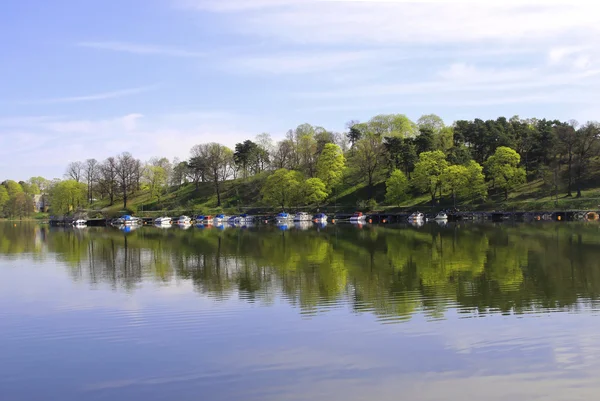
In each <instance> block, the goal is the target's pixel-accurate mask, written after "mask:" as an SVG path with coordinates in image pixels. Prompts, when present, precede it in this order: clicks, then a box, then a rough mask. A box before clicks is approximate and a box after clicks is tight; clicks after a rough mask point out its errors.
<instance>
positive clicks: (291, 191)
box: [261, 168, 300, 209]
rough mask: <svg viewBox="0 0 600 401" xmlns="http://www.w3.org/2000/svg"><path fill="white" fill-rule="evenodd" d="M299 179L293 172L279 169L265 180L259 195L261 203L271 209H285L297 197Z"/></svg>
mask: <svg viewBox="0 0 600 401" xmlns="http://www.w3.org/2000/svg"><path fill="white" fill-rule="evenodd" d="M299 178H300V177H299V176H298V173H297V172H295V171H290V170H287V169H284V168H282V169H279V170H277V171H275V172H274V173H273V174H271V175H270V176H269V178H267V181H266V182H265V185H264V186H263V188H262V190H261V193H262V197H263V201H264V202H265V203H267V204H269V205H271V206H273V207H281V208H282V209H285V208H286V206H289V205H290V204H291V202H293V201H294V200H295V197H297V193H298V189H299V186H300V179H299Z"/></svg>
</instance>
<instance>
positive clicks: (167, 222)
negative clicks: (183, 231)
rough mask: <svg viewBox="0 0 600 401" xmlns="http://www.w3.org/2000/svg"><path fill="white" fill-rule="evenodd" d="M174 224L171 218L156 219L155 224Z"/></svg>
mask: <svg viewBox="0 0 600 401" xmlns="http://www.w3.org/2000/svg"><path fill="white" fill-rule="evenodd" d="M172 222H173V220H172V219H171V218H170V217H159V218H157V219H154V224H156V225H159V226H167V225H171V223H172Z"/></svg>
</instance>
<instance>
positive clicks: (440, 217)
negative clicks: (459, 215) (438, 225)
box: [434, 212, 448, 221]
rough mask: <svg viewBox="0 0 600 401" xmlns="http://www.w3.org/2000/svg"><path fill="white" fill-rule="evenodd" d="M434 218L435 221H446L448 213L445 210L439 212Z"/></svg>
mask: <svg viewBox="0 0 600 401" xmlns="http://www.w3.org/2000/svg"><path fill="white" fill-rule="evenodd" d="M434 220H436V221H446V220H448V215H447V214H446V213H445V212H439V213H438V214H437V215H436V216H435V218H434Z"/></svg>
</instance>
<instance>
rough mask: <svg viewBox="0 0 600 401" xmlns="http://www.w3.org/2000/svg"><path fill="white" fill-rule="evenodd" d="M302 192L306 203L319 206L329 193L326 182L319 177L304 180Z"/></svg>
mask: <svg viewBox="0 0 600 401" xmlns="http://www.w3.org/2000/svg"><path fill="white" fill-rule="evenodd" d="M301 193H302V197H303V198H304V203H305V204H308V205H317V207H318V206H319V205H320V204H321V202H323V201H324V200H325V199H327V195H328V192H327V190H326V187H325V184H324V183H323V181H321V179H319V178H309V179H307V180H306V181H304V183H303V184H302V189H301Z"/></svg>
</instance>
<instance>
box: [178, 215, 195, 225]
mask: <svg viewBox="0 0 600 401" xmlns="http://www.w3.org/2000/svg"><path fill="white" fill-rule="evenodd" d="M177 224H179V225H188V224H192V219H191V218H190V217H189V216H179V219H177Z"/></svg>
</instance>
